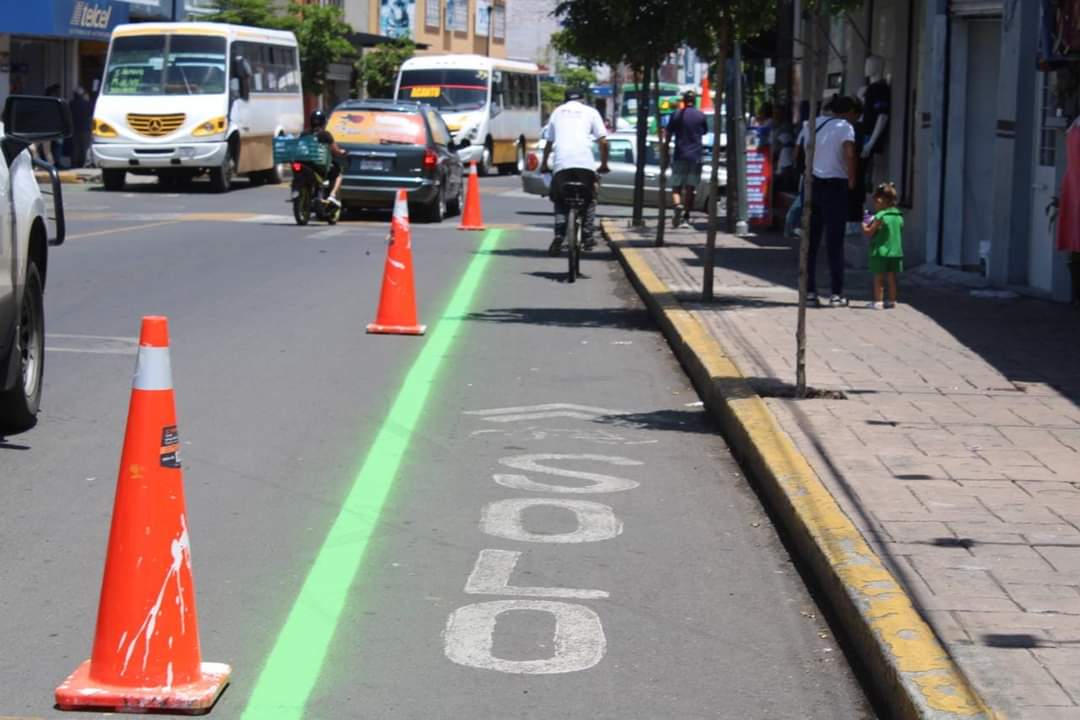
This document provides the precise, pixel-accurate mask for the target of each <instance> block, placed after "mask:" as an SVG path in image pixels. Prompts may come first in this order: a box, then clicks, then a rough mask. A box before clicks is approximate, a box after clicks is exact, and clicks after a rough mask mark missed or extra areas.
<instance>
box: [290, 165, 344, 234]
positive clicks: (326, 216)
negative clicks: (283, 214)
mask: <svg viewBox="0 0 1080 720" xmlns="http://www.w3.org/2000/svg"><path fill="white" fill-rule="evenodd" d="M329 167H330V166H326V167H325V168H324V167H319V166H317V165H315V164H313V163H310V162H302V161H296V160H294V161H293V162H292V171H293V181H292V195H291V198H290V199H291V201H292V207H293V218H295V220H296V224H297V225H307V224H308V221H309V220H310V219H311V216H312V214H314V215H315V217H316V218H317V219H318V220H324V221H326V223H327V224H329V225H333V224H334V223H336V222H337V221H338V218H339V217H341V206H340V205H338V204H336V203H332V202H330V200H329V197H330V181H329V179H328V177H327V176H328V170H329Z"/></svg>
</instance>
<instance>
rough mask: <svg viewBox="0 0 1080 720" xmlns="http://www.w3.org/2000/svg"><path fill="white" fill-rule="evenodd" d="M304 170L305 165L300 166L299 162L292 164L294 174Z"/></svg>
mask: <svg viewBox="0 0 1080 720" xmlns="http://www.w3.org/2000/svg"><path fill="white" fill-rule="evenodd" d="M303 169H304V166H303V165H301V164H300V163H298V162H294V163H293V164H292V171H293V172H294V173H298V172H300V171H301V170H303Z"/></svg>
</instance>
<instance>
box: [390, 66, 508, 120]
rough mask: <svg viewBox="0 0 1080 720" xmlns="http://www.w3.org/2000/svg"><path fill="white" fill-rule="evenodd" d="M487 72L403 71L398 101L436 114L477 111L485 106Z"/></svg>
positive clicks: (447, 70) (486, 101)
mask: <svg viewBox="0 0 1080 720" xmlns="http://www.w3.org/2000/svg"><path fill="white" fill-rule="evenodd" d="M488 77H489V73H488V71H487V70H451V69H442V68H438V69H432V70H403V71H402V72H401V85H400V88H399V89H398V97H397V99H398V100H418V101H420V102H423V103H427V104H428V105H431V106H433V107H434V108H436V109H437V110H439V111H440V112H459V111H462V110H479V109H481V108H483V107H485V106H486V105H487V104H488Z"/></svg>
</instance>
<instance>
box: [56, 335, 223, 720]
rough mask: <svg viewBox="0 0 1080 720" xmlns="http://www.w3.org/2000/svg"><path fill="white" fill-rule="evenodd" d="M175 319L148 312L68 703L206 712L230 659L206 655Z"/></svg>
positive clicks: (64, 696) (64, 698)
mask: <svg viewBox="0 0 1080 720" xmlns="http://www.w3.org/2000/svg"><path fill="white" fill-rule="evenodd" d="M179 451H180V436H179V435H178V434H177V431H176V406H175V402H174V399H173V386H172V370H171V368H170V365H169V326H168V320H167V319H166V318H164V317H144V318H143V320H142V333H141V335H140V337H139V355H138V359H137V360H136V362H135V378H134V381H133V383H132V388H131V404H130V405H129V406H128V422H127V430H126V432H125V434H124V450H123V453H122V454H121V457H120V473H119V477H118V478H117V481H116V499H115V501H114V505H113V517H112V529H111V530H110V532H109V549H108V555H107V556H106V558H105V576H104V578H103V580H102V582H101V602H100V604H99V605H98V617H97V629H96V631H95V632H94V648H93V652H92V654H91V656H90V659H89V660H87V661H86V662H84V663H83V664H82V665H80V666H79V667H78V668H76V670H75V672H73V673H72V674H71V675H70V676H69V677H68V679H67V680H65V681H64V682H63V684H62V685H60V687H58V688H56V705H57V707H58V708H60V709H61V710H74V709H79V708H109V709H111V710H115V711H121V712H132V711H148V710H178V711H184V712H188V713H197V712H205V711H207V710H209V709H210V707H211V706H213V704H214V702H215V701H216V700H217V697H218V695H220V694H221V691H222V690H224V689H225V686H226V685H227V684H228V683H229V675H230V673H231V672H232V670H231V668H229V666H228V665H224V664H221V663H204V662H202V657H201V653H200V650H199V624H198V619H197V614H196V612H195V587H194V584H193V582H192V575H191V549H190V544H189V542H188V524H187V516H186V513H185V510H184V477H183V472H182V471H181V469H180V452H179Z"/></svg>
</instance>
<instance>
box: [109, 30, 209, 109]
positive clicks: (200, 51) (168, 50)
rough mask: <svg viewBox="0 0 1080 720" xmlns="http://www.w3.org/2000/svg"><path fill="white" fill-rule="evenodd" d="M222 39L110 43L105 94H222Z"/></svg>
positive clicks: (141, 37) (165, 38) (200, 37)
mask: <svg viewBox="0 0 1080 720" xmlns="http://www.w3.org/2000/svg"><path fill="white" fill-rule="evenodd" d="M225 67H226V66H225V38H223V37H206V36H203V35H134V36H131V37H118V38H116V39H115V40H113V44H112V50H111V51H110V53H109V66H108V68H107V69H106V70H105V86H104V92H105V94H106V95H216V94H219V93H223V92H225V86H226V82H225V79H226V73H225Z"/></svg>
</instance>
